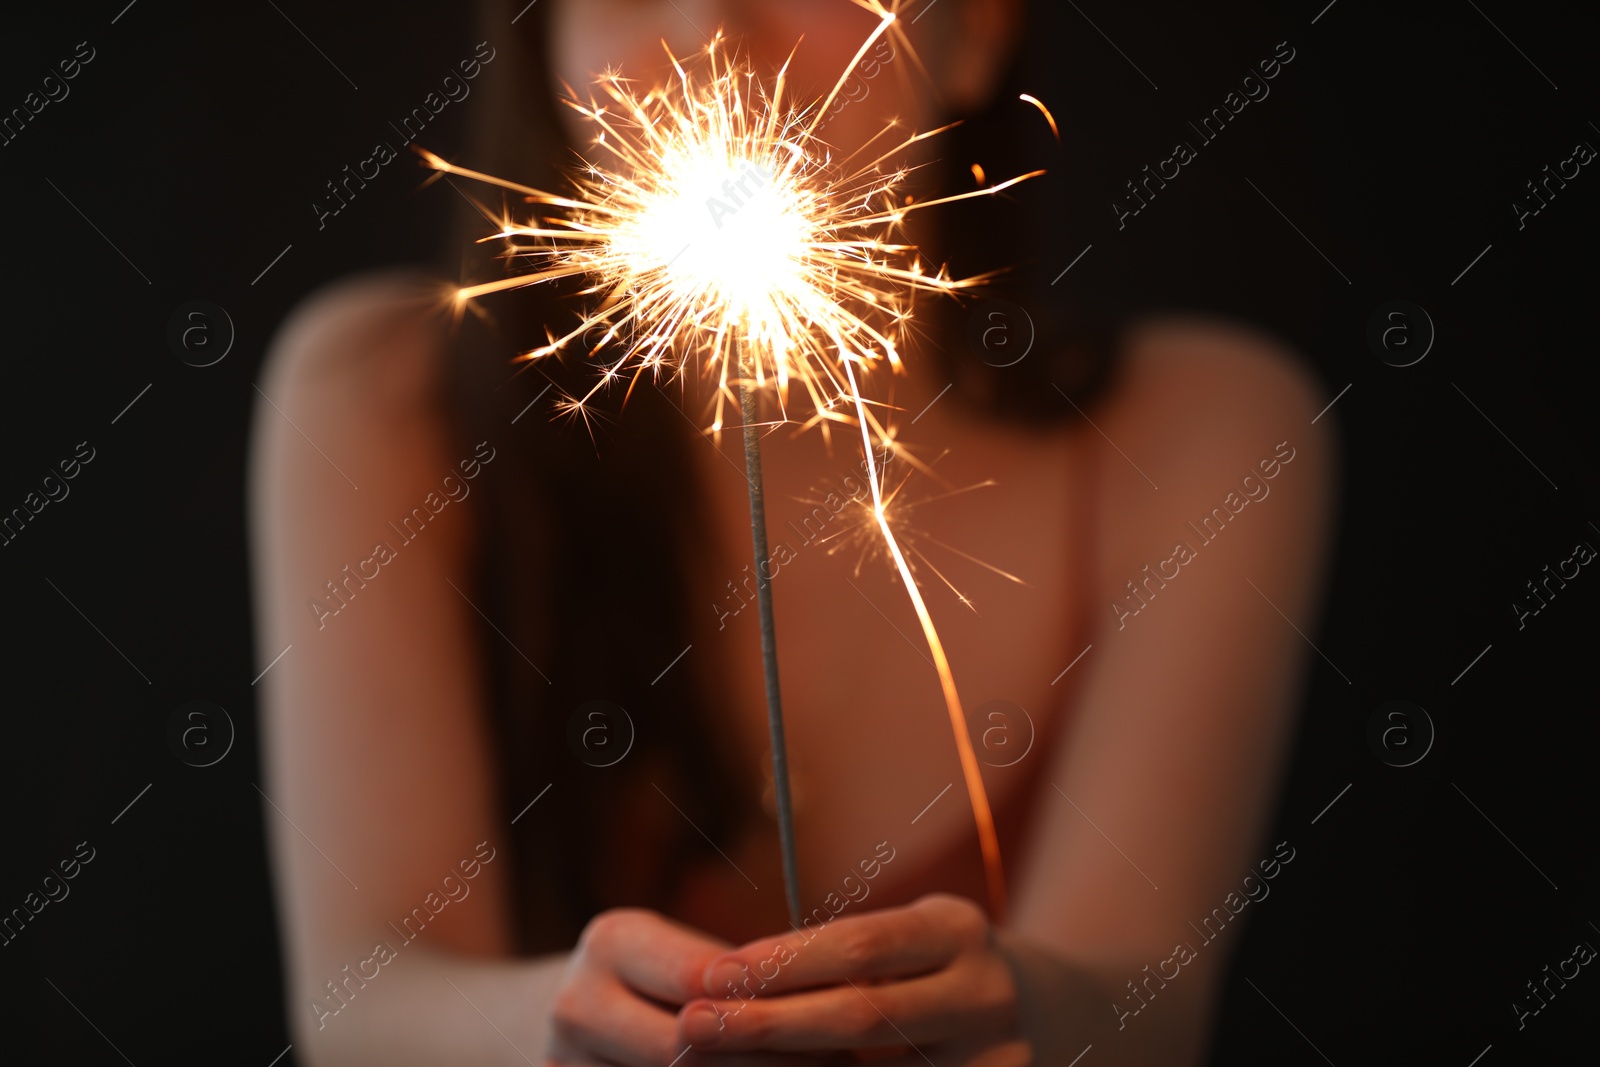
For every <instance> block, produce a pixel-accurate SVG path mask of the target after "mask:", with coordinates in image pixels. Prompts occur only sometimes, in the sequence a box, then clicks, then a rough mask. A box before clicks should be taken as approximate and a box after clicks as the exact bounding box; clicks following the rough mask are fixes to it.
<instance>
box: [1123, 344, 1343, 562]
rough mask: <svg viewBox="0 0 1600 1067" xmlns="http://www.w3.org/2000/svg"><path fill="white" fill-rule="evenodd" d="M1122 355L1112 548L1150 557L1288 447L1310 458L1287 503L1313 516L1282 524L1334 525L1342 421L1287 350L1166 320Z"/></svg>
mask: <svg viewBox="0 0 1600 1067" xmlns="http://www.w3.org/2000/svg"><path fill="white" fill-rule="evenodd" d="M1121 356H1122V362H1121V365H1120V368H1119V370H1118V378H1117V381H1116V383H1115V384H1114V386H1113V387H1112V389H1111V391H1110V392H1109V393H1108V395H1107V396H1106V398H1105V400H1104V402H1103V403H1102V404H1101V405H1100V407H1099V412H1098V414H1097V417H1096V422H1097V424H1098V426H1099V428H1100V430H1101V431H1102V433H1103V434H1104V440H1106V441H1109V442H1110V446H1108V454H1107V457H1106V464H1107V470H1108V471H1109V472H1110V473H1109V475H1108V476H1107V477H1106V478H1104V479H1103V480H1102V494H1103V496H1104V498H1105V499H1104V502H1103V503H1104V506H1103V507H1102V509H1101V514H1102V516H1103V520H1102V521H1103V522H1105V523H1106V524H1108V525H1109V526H1110V527H1111V533H1112V540H1111V541H1110V542H1109V543H1111V544H1119V543H1120V544H1123V545H1126V546H1128V547H1129V548H1130V550H1132V549H1133V546H1135V545H1138V546H1139V547H1138V549H1137V550H1138V551H1144V550H1145V549H1146V548H1147V547H1148V546H1144V545H1142V544H1141V543H1140V542H1141V538H1142V537H1143V536H1144V535H1147V534H1150V532H1151V531H1152V530H1154V531H1157V532H1158V533H1159V535H1160V536H1165V535H1166V527H1167V526H1169V525H1171V524H1172V522H1173V521H1175V520H1179V517H1180V516H1181V517H1182V518H1192V517H1193V514H1198V513H1202V512H1203V511H1204V510H1205V509H1206V508H1208V507H1209V506H1210V505H1211V504H1213V503H1215V501H1214V500H1212V497H1214V496H1217V495H1218V494H1219V493H1226V491H1227V490H1228V489H1229V488H1231V487H1232V485H1233V484H1235V483H1237V482H1238V481H1239V479H1240V478H1241V477H1243V476H1244V475H1246V474H1248V473H1249V472H1251V471H1252V470H1256V469H1259V466H1260V464H1261V463H1262V462H1264V461H1267V462H1270V461H1271V460H1272V458H1273V456H1274V455H1275V454H1277V453H1278V452H1279V451H1280V450H1281V451H1282V452H1283V453H1284V454H1291V453H1292V454H1295V455H1297V456H1300V457H1302V459H1301V460H1300V461H1299V462H1297V463H1296V464H1295V468H1296V477H1295V479H1294V481H1295V482H1296V483H1298V485H1299V488H1298V489H1297V490H1296V491H1295V492H1293V493H1285V494H1284V496H1285V497H1286V498H1287V497H1290V496H1294V497H1298V498H1299V500H1300V502H1301V507H1302V508H1303V510H1302V511H1301V514H1300V515H1298V516H1297V517H1292V516H1291V515H1289V514H1287V513H1288V512H1290V511H1291V508H1290V507H1287V506H1282V507H1279V508H1276V509H1274V510H1276V511H1278V512H1279V520H1280V521H1283V522H1286V523H1289V524H1290V525H1295V524H1296V523H1295V522H1294V519H1295V518H1298V519H1299V520H1300V522H1301V523H1315V522H1320V521H1323V520H1325V519H1326V518H1327V508H1328V506H1329V503H1330V497H1331V484H1332V481H1333V479H1334V476H1335V472H1336V469H1337V454H1336V443H1335V437H1334V431H1333V429H1332V427H1333V423H1334V418H1333V413H1331V412H1327V413H1324V410H1323V409H1324V408H1325V407H1326V406H1327V404H1328V401H1329V400H1330V399H1332V398H1331V397H1328V396H1326V395H1325V392H1326V390H1324V389H1323V387H1322V385H1321V384H1320V382H1319V381H1318V380H1317V378H1316V376H1315V375H1314V374H1313V372H1312V371H1311V370H1310V369H1309V368H1308V367H1307V365H1306V364H1305V363H1304V361H1303V360H1302V358H1301V357H1300V355H1299V354H1298V353H1296V352H1295V351H1294V350H1293V349H1292V348H1291V347H1290V346H1289V345H1288V344H1287V343H1285V342H1283V341H1281V340H1279V339H1277V338H1275V337H1273V336H1272V335H1271V334H1269V333H1267V332H1265V331H1262V330H1259V329H1256V328H1254V327H1251V326H1248V325H1245V324H1241V323H1234V322H1230V321H1227V320H1222V319H1212V318H1204V317H1198V316H1196V317H1189V316H1165V317H1161V318H1150V319H1146V320H1143V321H1141V322H1139V323H1137V324H1136V325H1134V326H1133V327H1132V328H1131V329H1130V330H1129V331H1128V332H1127V333H1126V335H1125V338H1124V346H1123V351H1122V353H1121ZM1118 453H1120V455H1119V454H1118ZM1176 529H1179V530H1181V529H1182V525H1181V521H1180V522H1179V525H1178V527H1177V528H1176ZM1174 532H1176V531H1174ZM1119 565H1120V564H1119Z"/></svg>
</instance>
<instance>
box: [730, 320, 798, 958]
mask: <svg viewBox="0 0 1600 1067" xmlns="http://www.w3.org/2000/svg"><path fill="white" fill-rule="evenodd" d="M748 345H749V342H748V341H746V342H743V344H742V346H741V354H742V355H743V359H742V360H741V364H742V367H741V369H742V371H743V377H742V378H741V379H740V380H739V406H740V408H741V409H742V411H743V414H744V469H745V477H746V478H747V479H748V480H749V482H750V540H751V542H752V543H753V545H754V547H755V554H756V605H757V608H758V610H759V611H760V618H761V668H762V673H763V675H764V676H765V678H766V684H767V733H768V735H769V737H770V738H771V740H772V790H773V796H774V797H775V798H776V801H777V809H778V841H779V844H780V846H781V848H782V850H783V892H784V897H785V898H786V900H787V901H788V904H789V924H790V925H791V926H793V927H795V928H796V929H798V928H799V926H800V868H799V864H798V862H797V860H796V859H795V848H794V807H793V805H792V804H791V802H790V798H789V752H788V745H787V744H786V743H785V741H784V732H783V690H782V688H781V687H780V686H779V685H778V631H777V627H776V626H775V625H774V624H773V621H772V579H771V577H770V576H769V575H767V574H765V573H763V572H762V570H761V565H762V564H763V563H765V562H767V561H768V560H770V559H771V558H772V557H771V555H770V554H769V553H768V550H767V504H766V486H765V483H764V481H763V480H762V477H761V437H760V431H759V428H758V427H757V425H756V417H757V409H756V385H755V382H754V380H753V379H754V375H755V371H754V367H753V366H752V365H751V360H750V358H749V348H748Z"/></svg>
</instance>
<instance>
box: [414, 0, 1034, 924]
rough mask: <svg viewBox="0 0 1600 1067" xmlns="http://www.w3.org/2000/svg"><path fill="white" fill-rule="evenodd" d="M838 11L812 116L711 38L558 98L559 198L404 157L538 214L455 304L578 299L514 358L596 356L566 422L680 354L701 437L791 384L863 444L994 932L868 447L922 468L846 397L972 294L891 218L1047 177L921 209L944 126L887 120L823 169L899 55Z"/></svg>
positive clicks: (937, 653)
mask: <svg viewBox="0 0 1600 1067" xmlns="http://www.w3.org/2000/svg"><path fill="white" fill-rule="evenodd" d="M851 2H853V3H855V4H856V5H857V6H858V7H862V8H865V9H866V10H868V11H871V12H873V13H874V14H876V15H877V16H878V20H879V21H878V24H877V26H876V27H875V29H874V30H873V31H872V33H871V34H870V35H869V36H868V37H867V39H866V40H865V42H864V43H863V44H862V45H861V48H860V50H859V51H858V52H857V53H856V55H855V58H854V59H852V61H851V63H850V64H849V66H848V67H847V68H846V71H845V74H844V75H843V76H841V77H840V79H839V81H838V82H837V83H836V84H835V85H834V87H833V90H832V92H831V93H829V95H828V96H827V97H826V98H825V99H824V100H822V101H820V102H819V103H817V104H816V105H815V106H801V105H798V104H794V103H791V102H790V101H789V100H788V99H787V98H786V80H787V74H788V63H785V65H784V67H783V68H782V69H781V70H780V71H778V73H777V74H776V76H775V78H774V79H773V80H772V81H771V82H770V84H768V83H763V82H762V81H761V80H759V79H758V77H757V76H756V74H755V72H754V71H753V69H752V68H751V67H750V66H749V64H748V63H747V62H745V61H743V60H742V59H741V58H740V57H739V56H738V54H737V53H736V52H734V51H732V50H731V49H730V47H729V45H728V44H727V43H726V41H725V39H724V37H723V35H722V33H721V32H720V31H719V32H718V34H717V35H716V37H715V38H714V39H713V40H712V41H711V42H710V44H709V45H708V46H707V47H706V49H705V50H704V52H703V53H700V54H699V56H698V57H697V59H694V60H689V61H687V62H686V61H683V60H680V59H679V58H678V57H676V56H673V55H672V53H671V51H670V50H669V51H668V53H667V54H668V58H669V59H670V60H671V62H672V67H673V71H674V73H675V78H674V79H671V80H669V81H668V82H667V84H665V85H663V86H659V87H655V88H651V89H649V90H647V91H644V92H643V93H642V94H641V93H640V92H639V90H637V89H636V88H635V83H634V82H632V81H631V80H629V79H628V78H626V77H624V76H623V75H622V74H621V73H620V72H618V71H611V72H607V73H606V74H604V75H602V76H601V77H600V79H599V80H598V82H597V83H596V90H597V95H594V94H592V95H591V96H590V98H589V99H588V100H587V101H584V100H580V99H578V98H577V97H576V96H575V95H574V96H572V97H569V98H567V99H565V100H564V101H563V102H564V103H565V104H566V105H567V106H569V107H571V108H573V109H574V110H575V111H577V112H578V114H580V115H581V116H582V117H583V118H584V119H585V120H586V121H587V123H588V124H589V125H590V126H592V128H593V129H594V131H595V133H594V137H593V140H592V142H591V144H590V146H589V149H588V158H586V159H585V160H584V161H583V165H582V167H581V168H579V169H576V170H575V171H574V172H573V173H572V174H571V184H572V187H573V191H572V192H571V193H570V194H569V195H560V194H556V193H551V192H546V191H543V190H540V189H535V188H532V187H529V186H526V185H521V184H518V183H516V182H513V181H509V180H507V179H504V178H499V177H494V176H491V175H488V174H483V173H480V172H478V171H473V170H468V169H466V168H464V167H460V166H457V165H455V164H453V163H449V162H447V161H446V160H444V159H442V158H440V157H439V156H437V155H434V154H433V153H430V152H427V151H425V150H421V149H419V152H421V154H422V155H423V157H424V160H425V162H426V164H427V165H428V166H430V167H432V168H433V169H435V170H437V171H440V172H443V173H445V174H457V175H461V176H463V177H466V178H472V179H475V180H478V181H481V182H486V183H489V184H491V185H495V186H499V187H501V188H504V189H507V190H511V191H513V192H517V193H520V194H522V196H523V197H524V198H525V201H526V202H527V203H529V204H532V205H534V217H532V218H530V219H522V220H519V219H517V218H515V217H513V216H512V214H511V213H510V212H509V211H506V212H502V213H500V214H499V215H498V216H496V215H494V214H493V213H491V212H489V211H487V210H485V215H486V217H490V218H492V219H493V220H494V222H495V223H496V225H497V226H498V232H496V233H494V234H492V235H490V236H488V237H485V238H483V240H484V241H495V240H501V241H505V242H506V243H507V255H508V258H510V259H512V260H523V261H526V262H528V263H530V264H531V268H532V269H531V270H529V271H528V272H526V273H522V274H517V275H514V276H511V277H507V278H503V279H498V280H495V281H490V282H484V283H482V284H478V285H470V286H466V287H464V288H462V289H460V290H459V291H458V293H457V304H458V307H459V306H461V305H463V304H465V303H466V302H468V301H472V300H475V299H477V298H479V297H484V296H488V295H490V294H495V293H501V292H506V291H510V290H514V289H518V288H522V287H524V286H529V285H537V284H541V283H544V282H550V281H555V280H558V279H565V278H578V279H582V280H584V281H585V282H586V283H587V287H586V288H585V289H583V291H582V293H581V295H583V296H586V297H588V298H590V299H589V310H588V311H587V312H586V313H585V314H583V315H581V316H580V322H579V323H578V325H576V326H575V327H574V328H573V329H572V330H571V331H570V332H567V333H565V334H561V335H557V334H555V333H553V332H552V333H550V334H548V336H547V340H546V343H545V344H543V345H541V346H539V347H536V348H534V349H532V350H531V351H528V352H525V353H523V354H522V355H521V356H520V357H519V359H520V360H523V361H537V360H540V359H544V358H547V357H549V356H552V355H555V354H557V353H559V352H562V351H566V350H568V349H571V348H576V347H579V346H580V345H581V346H586V347H587V348H588V354H589V355H590V356H591V357H593V356H598V355H600V354H601V353H605V354H606V355H605V358H604V359H603V360H602V361H601V365H602V367H603V371H602V373H601V374H600V375H599V380H598V381H597V382H596V383H595V385H594V386H593V388H592V389H590V390H589V392H588V393H587V394H585V395H584V396H581V397H577V396H571V397H566V398H564V400H563V402H562V408H563V410H565V411H566V412H568V413H572V414H576V415H586V414H587V410H588V406H589V404H590V402H591V401H592V399H593V398H594V397H595V395H596V394H597V393H598V392H599V391H600V390H602V389H604V388H605V387H606V386H607V385H609V384H612V383H615V382H617V381H620V380H623V379H627V380H629V383H630V384H629V388H630V389H631V388H632V385H633V384H634V383H636V382H637V381H638V380H639V379H640V378H641V377H642V376H643V375H645V374H647V373H648V374H650V375H652V376H653V377H657V378H659V377H661V376H663V375H667V376H674V375H676V374H678V373H681V372H683V371H684V370H685V368H686V367H687V366H688V360H689V357H690V356H698V357H699V359H700V361H701V362H700V371H701V373H703V374H704V375H705V376H706V377H708V378H713V379H714V380H715V381H716V384H717V395H716V405H715V415H714V418H713V420H712V423H711V426H710V432H711V433H713V434H717V435H720V433H721V431H722V429H723V427H724V424H725V420H724V415H725V410H726V408H727V406H728V405H729V404H730V403H731V404H733V406H734V407H735V409H736V410H737V409H738V408H739V402H740V401H739V393H740V392H741V391H755V390H761V391H762V392H766V393H769V394H771V395H773V396H775V398H776V401H777V403H778V405H779V408H780V410H781V411H782V412H783V418H784V419H785V420H786V421H790V417H789V414H788V407H789V404H790V394H791V391H792V390H794V389H795V387H796V385H798V387H799V388H800V389H801V390H802V391H803V392H804V393H805V394H806V399H807V403H806V404H805V408H806V409H809V414H808V415H806V416H805V418H804V419H803V420H792V421H797V422H800V424H801V426H802V428H809V427H820V428H821V432H822V433H823V434H824V435H825V437H826V436H829V435H830V434H829V432H830V430H831V428H832V427H833V426H834V425H835V424H838V425H840V426H845V427H854V428H856V429H858V430H859V433H860V436H861V442H862V448H863V450H864V453H865V455H866V457H867V460H868V462H867V464H866V466H867V471H868V476H869V477H868V481H869V483H870V486H871V491H872V492H871V496H872V504H871V507H870V515H871V518H872V521H873V523H874V524H875V526H876V528H877V531H878V533H879V535H880V536H881V538H882V545H883V548H884V550H885V551H886V552H887V554H888V556H889V558H890V559H891V560H892V561H893V563H894V565H895V567H896V568H897V570H898V571H899V574H900V577H901V579H902V582H903V583H904V585H905V588H906V591H907V594H908V595H909V597H910V599H911V602H912V606H913V608H914V609H915V611H916V614H917V617H918V619H919V621H920V623H921V625H922V629H923V635H924V638H925V639H926V641H927V644H928V648H929V651H930V653H931V654H932V657H933V661H934V663H935V666H936V668H937V670H938V674H939V680H940V684H941V687H942V691H943V694H944V698H945V704H946V709H947V711H948V713H949V717H950V725H951V728H952V730H953V732H954V735H955V741H956V747H957V752H958V755H959V756H960V760H961V765H962V770H963V775H964V778H965V782H966V786H967V792H968V796H969V797H970V799H971V802H972V809H973V816H974V820H975V822H976V824H977V830H978V837H979V843H980V847H981V850H982V853H983V859H984V867H985V871H986V873H987V876H988V888H989V901H990V909H991V912H992V913H993V914H994V915H995V917H996V918H997V919H1000V918H1002V917H1003V916H1004V913H1005V881H1004V875H1003V872H1002V869H1001V865H1000V851H999V843H998V839H997V836H996V834H995V828H994V819H993V815H992V813H991V811H990V807H989V802H988V797H987V794H986V792H985V790H984V786H983V780H982V778H981V776H980V774H979V770H978V762H977V758H976V756H975V754H974V752H973V750H972V744H971V740H970V738H969V736H968V732H967V726H966V721H965V718H964V715H963V713H962V710H961V703H960V697H959V695H958V693H957V691H956V686H955V680H954V677H953V675H952V673H951V669H950V665H949V662H948V660H947V658H946V656H945V653H944V649H943V645H942V644H941V642H940V640H939V636H938V633H937V631H936V630H935V628H934V624H933V620H932V617H931V616H930V614H929V612H928V609H927V606H926V604H925V603H924V602H923V599H922V596H921V593H920V592H919V590H918V588H917V583H916V580H915V577H914V574H913V571H912V568H911V565H910V563H909V562H908V561H907V558H906V556H905V554H904V552H902V550H901V546H900V544H899V542H898V541H897V539H896V537H895V533H894V530H893V528H892V525H891V521H890V518H889V506H890V498H892V495H893V494H889V497H886V496H885V490H884V486H883V477H882V472H881V471H880V470H879V466H878V463H877V462H876V461H875V459H874V456H875V452H874V445H875V443H876V445H877V447H878V448H880V449H884V450H885V453H884V454H892V455H896V456H902V457H904V458H906V459H907V460H908V461H909V462H911V463H912V464H913V465H915V466H918V467H919V468H922V469H926V468H925V466H924V465H922V464H921V463H920V461H918V460H916V459H915V458H914V457H911V456H910V454H909V452H907V451H906V450H905V449H904V448H903V446H901V445H900V444H899V443H898V442H897V441H896V440H895V432H894V430H893V428H892V427H890V426H887V425H886V424H885V422H884V421H881V420H880V419H879V417H878V416H877V414H875V411H874V409H875V408H879V407H883V406H884V405H881V404H879V403H878V402H877V401H875V400H874V399H872V398H871V397H870V396H869V395H868V393H867V392H866V391H864V390H863V388H862V385H863V383H864V382H867V381H869V380H870V379H871V378H872V377H873V376H874V375H877V374H880V373H882V372H883V371H884V369H885V368H887V369H888V371H889V372H891V373H903V372H904V365H903V363H902V362H901V360H900V356H899V345H900V342H901V340H902V339H903V337H904V335H905V333H906V331H907V329H908V324H909V323H910V322H911V321H912V317H913V304H914V298H915V296H916V294H918V293H937V294H945V295H954V294H958V293H960V292H962V291H963V290H966V289H969V288H971V287H973V286H975V285H978V284H981V283H982V282H983V281H984V280H986V279H985V277H983V276H980V277H975V278H967V279H953V278H951V277H950V276H949V274H948V273H947V272H946V271H945V270H944V269H943V268H940V269H939V270H937V271H935V272H931V273H930V272H929V271H928V270H927V269H926V268H925V267H924V266H923V263H922V261H921V258H920V256H919V254H918V252H917V249H916V248H915V246H913V245H911V244H909V243H907V242H906V240H905V238H904V224H905V221H906V218H907V217H908V216H909V215H911V214H912V213H913V212H917V211H923V210H926V209H928V208H931V207H935V206H939V205H943V204H949V203H953V202H956V201H960V200H966V199H970V198H975V197H979V196H993V195H996V194H998V193H1001V192H1003V191H1004V190H1006V189H1008V188H1010V187H1011V186H1014V185H1016V184H1018V183H1019V182H1022V181H1026V180H1027V179H1029V178H1033V177H1037V176H1038V175H1040V174H1043V173H1044V172H1043V171H1034V172H1031V173H1028V174H1023V175H1020V176H1018V177H1015V178H1011V179H1009V180H1007V181H1003V182H1000V183H997V184H994V185H984V186H983V187H982V188H978V189H975V190H972V191H969V192H966V193H961V194H957V195H951V196H946V197H941V198H935V199H929V200H921V201H919V200H916V199H915V198H914V197H912V196H911V195H908V193H907V192H906V184H907V180H908V179H909V177H910V175H911V173H912V172H913V170H915V169H916V168H915V167H914V166H912V165H910V164H907V163H905V162H903V159H904V158H905V156H906V155H907V154H908V152H909V151H910V150H911V149H912V148H913V147H914V146H916V145H917V144H919V143H920V142H922V141H925V140H927V139H928V138H930V137H933V136H935V135H937V134H939V133H941V132H943V131H944V130H946V129H949V128H950V127H948V126H946V127H942V128H941V129H936V130H931V131H928V132H924V133H916V132H912V133H909V134H908V133H906V132H905V131H904V129H903V128H902V127H900V126H899V124H898V123H895V122H890V123H888V124H887V125H885V126H884V128H883V129H882V130H880V131H879V132H878V133H877V134H876V135H875V136H873V137H872V138H870V139H869V140H868V141H867V142H866V143H865V144H863V145H862V146H860V147H859V148H857V149H855V150H854V151H852V152H851V153H849V154H848V155H839V156H836V154H835V151H834V149H833V148H832V146H830V145H829V144H827V143H826V142H824V141H823V140H822V139H821V138H820V137H818V136H817V128H818V125H819V123H820V122H821V120H822V118H823V117H824V116H825V115H826V113H827V111H828V108H829V106H830V105H831V104H832V102H833V101H834V99H835V98H836V97H837V96H838V94H839V93H840V91H841V90H842V89H843V87H844V84H845V81H846V80H847V78H848V75H849V72H850V70H852V69H853V68H854V67H855V65H856V63H858V62H860V60H861V58H862V56H864V55H865V54H866V53H867V51H868V49H870V48H871V47H872V46H873V45H874V43H875V42H876V41H878V39H879V38H880V37H882V36H883V35H885V34H894V35H895V43H896V45H897V47H900V48H905V49H906V50H907V52H908V54H911V55H913V56H914V53H912V52H911V51H910V43H909V41H906V40H905V35H904V32H903V31H901V30H900V28H899V26H898V25H897V13H896V9H897V8H898V6H899V0H889V2H888V3H887V4H886V3H885V0H851ZM792 58H793V57H792V55H791V60H792ZM1040 107H1041V110H1043V107H1042V105H1040ZM1046 115H1047V116H1048V112H1046ZM1053 125H1054V120H1053V119H1052V126H1053ZM597 333H598V340H593V341H592V342H591V339H592V338H594V337H595V336H596V334H597ZM745 421H746V422H748V421H749V420H748V418H747V419H746V420H745ZM747 451H748V450H747ZM763 521H764V520H763ZM929 566H930V567H931V564H929ZM941 577H942V576H941ZM1008 577H1009V576H1008ZM958 595H959V594H958ZM771 677H772V675H771V674H770V673H769V680H770V678H771ZM779 718H780V719H781V715H780V716H779ZM776 732H777V731H776V730H775V733H776ZM776 744H777V741H776V739H775V746H776ZM792 906H793V905H792V901H791V907H792Z"/></svg>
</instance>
